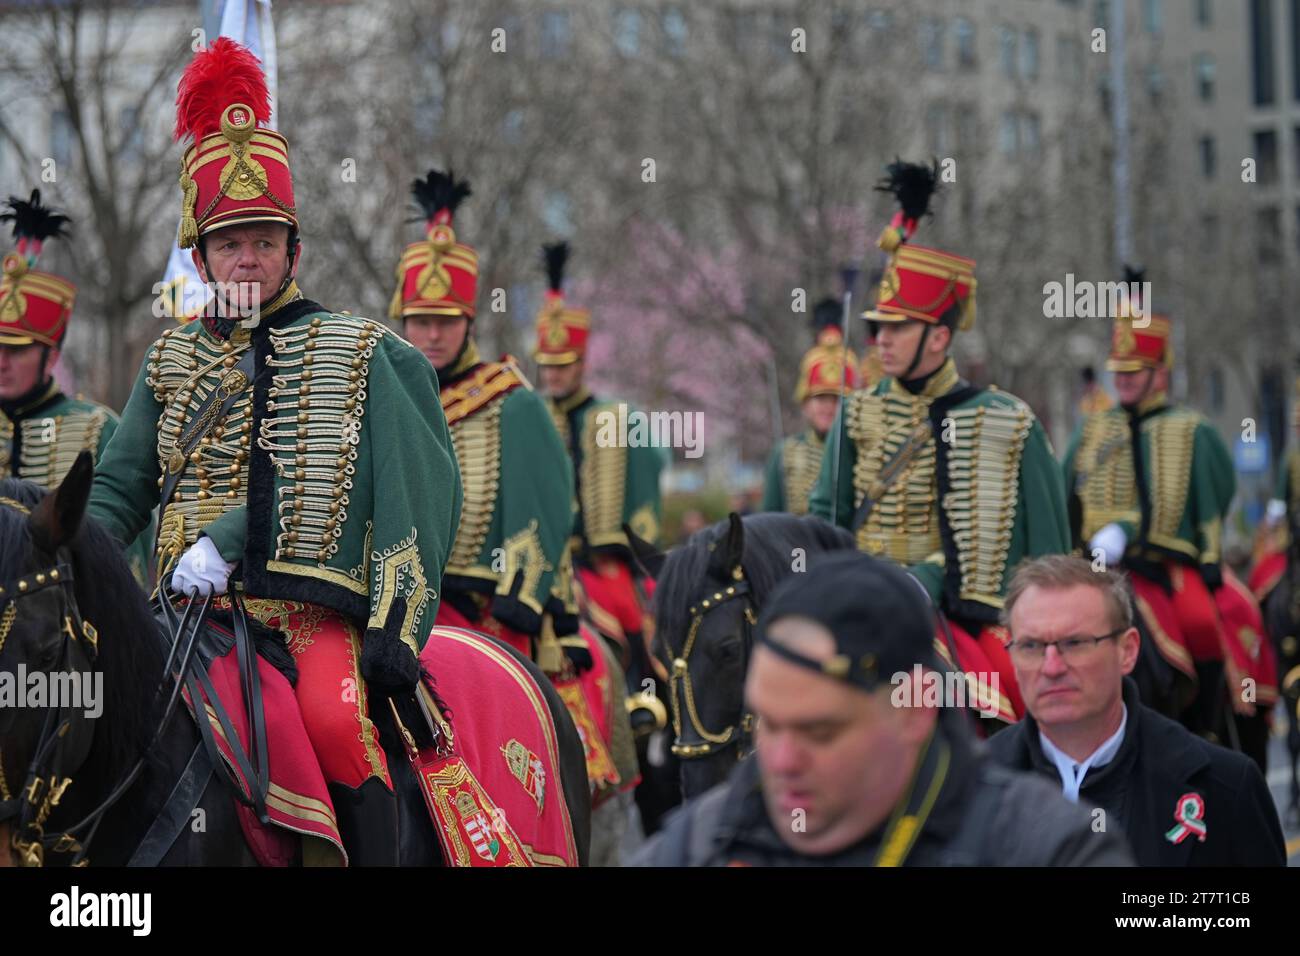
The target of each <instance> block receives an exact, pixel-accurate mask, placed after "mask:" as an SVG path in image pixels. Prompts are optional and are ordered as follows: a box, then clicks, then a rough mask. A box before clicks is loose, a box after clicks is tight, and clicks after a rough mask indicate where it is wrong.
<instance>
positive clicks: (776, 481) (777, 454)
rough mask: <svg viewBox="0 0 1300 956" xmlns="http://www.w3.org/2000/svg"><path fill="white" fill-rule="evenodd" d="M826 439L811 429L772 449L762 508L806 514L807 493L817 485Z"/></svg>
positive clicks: (765, 478) (764, 485)
mask: <svg viewBox="0 0 1300 956" xmlns="http://www.w3.org/2000/svg"><path fill="white" fill-rule="evenodd" d="M825 450H826V442H825V440H824V439H823V438H822V437H821V436H820V435H818V434H817V433H816V432H815V431H813V430H812V429H811V428H808V429H805V430H804V431H802V432H800V433H799V434H798V435H791V436H790V437H789V438H786V439H785V440H784V441H782V442H781V444H779V445H777V446H776V448H775V449H773V451H772V454H771V456H770V457H769V458H768V459H767V471H766V473H765V475H764V481H763V505H762V510H763V511H788V512H790V513H791V514H796V515H802V514H807V513H808V496H809V495H810V494H811V493H812V490H813V486H814V485H815V484H817V475H818V473H819V472H820V471H821V467H822V452H823V451H825Z"/></svg>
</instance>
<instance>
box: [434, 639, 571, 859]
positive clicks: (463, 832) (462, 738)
mask: <svg viewBox="0 0 1300 956" xmlns="http://www.w3.org/2000/svg"><path fill="white" fill-rule="evenodd" d="M420 662H421V663H422V664H423V665H424V667H425V669H426V670H427V671H428V672H429V673H430V674H433V675H436V681H437V692H438V695H439V696H440V697H441V698H442V700H443V702H444V703H445V704H446V705H447V708H448V710H450V712H451V720H450V724H451V728H452V732H453V739H452V753H451V754H450V755H447V756H443V755H438V754H435V753H433V752H432V751H423V752H422V753H421V758H420V761H419V764H420V766H419V768H418V773H419V776H420V778H421V785H422V786H423V787H424V789H425V793H426V800H427V802H428V803H429V804H430V807H431V812H432V813H433V816H434V818H435V821H434V822H435V829H436V830H437V831H438V834H439V839H440V840H441V841H442V845H443V852H444V854H445V856H446V860H447V862H448V864H449V865H452V866H489V867H490V866H577V865H578V852H577V847H576V844H575V842H574V838H573V824H572V821H571V820H570V819H569V807H568V804H567V803H566V802H565V798H564V789H563V785H562V783H561V777H560V754H559V748H558V744H557V741H556V736H555V723H554V721H553V720H552V718H551V712H550V710H549V709H548V708H547V706H546V698H545V697H543V696H542V692H541V689H540V688H539V687H538V686H537V683H536V682H535V681H534V680H533V677H532V675H531V674H530V673H529V672H528V671H527V670H526V669H524V667H522V666H521V665H520V664H519V662H518V661H516V660H515V659H514V658H513V657H511V656H510V655H509V654H507V653H506V652H505V650H503V649H502V648H501V646H500V645H499V644H496V643H494V642H493V641H491V640H489V639H488V638H487V637H484V636H483V635H481V634H476V633H475V632H474V631H470V630H466V629H464V628H459V627H445V626H442V625H435V626H434V627H433V628H432V630H431V631H430V633H429V640H428V643H426V644H425V645H424V650H423V652H422V653H421V654H420Z"/></svg>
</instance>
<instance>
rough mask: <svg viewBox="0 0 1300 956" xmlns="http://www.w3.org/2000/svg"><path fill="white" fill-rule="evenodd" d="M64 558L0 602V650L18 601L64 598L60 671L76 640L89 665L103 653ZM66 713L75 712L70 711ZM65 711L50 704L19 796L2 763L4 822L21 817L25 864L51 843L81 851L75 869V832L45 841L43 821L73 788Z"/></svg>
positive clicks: (1, 588) (19, 506)
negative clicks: (67, 772) (65, 770)
mask: <svg viewBox="0 0 1300 956" xmlns="http://www.w3.org/2000/svg"><path fill="white" fill-rule="evenodd" d="M0 506H3V507H6V508H10V509H13V510H14V511H18V512H21V513H22V514H25V515H30V514H31V509H30V508H28V507H27V506H26V505H24V504H23V503H22V502H20V501H15V500H14V499H12V498H0ZM66 556H67V550H66V548H63V547H60V548H59V551H58V553H57V554H56V561H55V564H54V565H53V566H51V567H48V568H44V569H42V570H40V571H37V572H35V573H33V574H26V575H24V576H22V577H20V578H18V579H17V580H16V581H6V582H4V583H3V584H0V601H4V610H3V612H0V650H3V649H4V645H5V641H6V640H7V639H8V637H9V632H10V631H11V630H12V629H13V624H14V620H15V618H17V616H18V602H19V601H20V600H21V599H23V598H25V597H31V596H32V595H33V594H37V593H39V592H41V591H44V590H45V589H47V588H52V587H57V588H59V589H60V591H61V592H62V594H63V600H64V607H65V613H64V614H63V628H62V630H61V632H60V633H62V634H63V635H64V638H63V641H62V643H61V645H60V648H59V659H58V663H57V664H56V667H59V668H62V667H65V666H66V665H67V663H68V657H69V654H70V651H71V649H72V646H73V644H74V643H76V642H78V641H80V642H81V645H82V647H83V648H84V649H85V651H86V655H87V657H88V658H89V660H90V663H91V664H92V665H93V664H94V662H95V660H96V658H97V657H98V655H99V633H98V632H97V631H96V630H95V627H94V625H92V624H91V623H90V622H89V621H87V620H84V619H83V618H82V617H81V613H80V612H79V611H78V609H77V599H76V595H75V593H74V592H73V588H72V584H73V578H72V566H71V565H70V564H69V563H68V561H67V560H65V558H66ZM68 709H69V710H75V708H72V707H69V708H68ZM63 710H64V707H63V706H62V704H59V705H58V706H52V707H51V708H50V709H49V712H48V713H47V714H46V717H45V723H44V725H43V726H42V728H41V735H40V737H39V738H37V742H36V755H35V756H34V757H33V758H32V762H31V764H30V765H29V766H28V769H27V778H26V781H25V782H24V784H23V788H22V790H21V792H20V795H19V796H18V797H15V796H13V794H12V792H11V791H10V790H9V786H8V781H7V780H6V779H5V775H4V767H3V765H0V823H3V822H6V821H8V820H10V819H11V818H14V817H17V820H18V824H17V830H16V832H15V833H14V834H13V838H12V844H13V848H14V849H15V850H17V851H18V854H19V860H20V863H21V865H23V866H40V865H41V863H42V862H43V860H44V855H45V845H46V844H47V843H49V844H51V845H52V851H53V852H58V853H72V852H77V853H78V854H79V855H78V860H77V861H76V863H75V864H74V865H83V866H84V865H85V863H86V862H88V861H86V860H85V859H84V858H83V857H82V856H81V854H82V853H83V852H84V851H83V850H82V847H81V846H80V844H78V843H77V841H76V840H75V839H73V837H72V831H67V832H64V833H61V834H59V835H58V837H57V838H47V837H46V836H45V831H44V827H45V821H46V820H47V819H48V818H49V815H50V813H51V812H52V811H53V810H54V808H55V807H57V806H58V805H59V801H60V800H62V799H63V794H64V792H65V791H67V789H68V787H69V786H71V785H72V777H70V776H66V777H65V776H61V775H60V774H59V772H58V758H59V750H60V744H61V743H62V741H63V740H64V739H65V737H66V735H67V732H68V730H69V729H70V728H71V726H72V721H71V718H64V717H63ZM104 809H107V808H106V807H105V808H104ZM74 829H75V828H74Z"/></svg>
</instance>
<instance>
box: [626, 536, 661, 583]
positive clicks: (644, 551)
mask: <svg viewBox="0 0 1300 956" xmlns="http://www.w3.org/2000/svg"><path fill="white" fill-rule="evenodd" d="M623 533H624V534H625V535H627V543H628V545H629V546H630V547H631V549H632V560H633V561H634V562H636V566H637V568H639V569H640V571H641V573H642V574H644V575H645V576H646V577H648V578H649V579H650V580H651V581H657V580H658V579H659V571H660V569H661V568H662V567H663V566H664V560H665V559H666V558H667V557H668V556H667V555H666V554H664V553H663V552H662V551H660V550H659V549H658V548H656V547H655V546H654V545H653V544H651V543H650V542H649V541H646V540H645V539H644V538H640V537H638V536H637V533H636V532H635V531H633V530H632V527H631V526H630V525H628V524H624V525H623Z"/></svg>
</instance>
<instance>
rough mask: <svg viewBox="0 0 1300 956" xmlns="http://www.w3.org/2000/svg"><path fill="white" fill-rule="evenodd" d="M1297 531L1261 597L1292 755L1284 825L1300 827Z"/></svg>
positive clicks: (1299, 568) (1299, 540)
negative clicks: (1276, 575)
mask: <svg viewBox="0 0 1300 956" xmlns="http://www.w3.org/2000/svg"><path fill="white" fill-rule="evenodd" d="M1298 531H1300V529H1297V528H1293V529H1292V532H1291V542H1290V544H1289V545H1288V546H1287V554H1286V570H1285V571H1283V573H1282V577H1281V578H1280V579H1279V580H1278V582H1277V584H1275V585H1274V586H1273V589H1272V590H1271V591H1269V593H1268V594H1267V595H1266V596H1265V597H1264V606H1263V610H1264V630H1265V631H1266V632H1267V633H1268V636H1269V638H1271V639H1272V641H1273V646H1274V648H1275V649H1276V651H1277V671H1278V684H1279V686H1278V690H1279V692H1280V693H1281V695H1282V702H1283V709H1284V710H1285V711H1286V721H1287V731H1286V746H1287V750H1288V751H1289V753H1290V755H1291V792H1290V796H1289V797H1288V800H1287V826H1291V827H1296V826H1300V534H1298V533H1297V532H1298Z"/></svg>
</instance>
